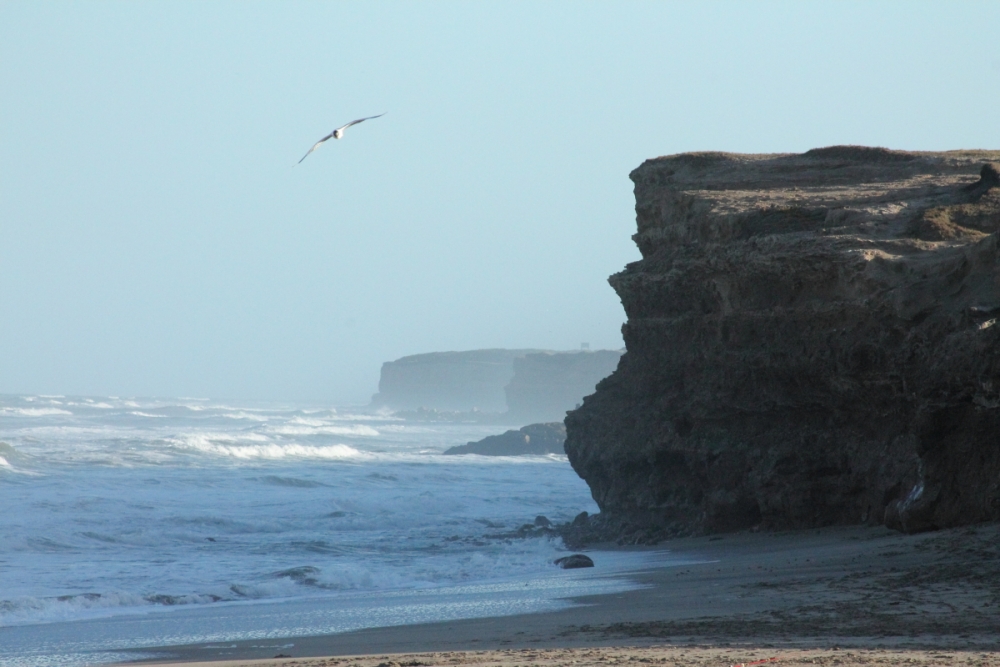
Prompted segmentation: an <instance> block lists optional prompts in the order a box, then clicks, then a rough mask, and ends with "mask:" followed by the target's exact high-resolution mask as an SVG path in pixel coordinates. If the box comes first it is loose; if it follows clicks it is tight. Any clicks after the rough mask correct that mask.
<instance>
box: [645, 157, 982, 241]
mask: <svg viewBox="0 0 1000 667" xmlns="http://www.w3.org/2000/svg"><path fill="white" fill-rule="evenodd" d="M630 176H631V178H632V180H633V181H634V182H635V194H636V212H637V214H638V223H639V229H638V234H637V236H636V242H637V243H638V245H639V248H640V250H641V251H642V252H643V254H644V256H645V255H647V254H648V253H649V252H650V251H651V250H652V249H653V246H655V245H656V243H657V242H658V241H668V242H672V243H676V242H680V243H685V242H691V241H726V240H729V239H733V238H736V239H741V238H748V237H750V236H759V235H767V234H775V233H803V232H813V233H820V234H824V235H845V234H847V235H855V236H856V235H862V236H866V237H869V238H871V239H890V238H905V239H919V240H923V241H934V242H937V241H949V240H952V239H956V238H961V239H963V240H974V237H977V236H979V235H980V234H981V233H986V232H987V231H992V230H986V229H980V227H982V226H983V225H982V224H979V223H980V222H981V220H980V219H981V218H984V217H987V218H992V217H994V216H995V215H996V214H997V213H998V212H1000V196H997V194H996V193H997V191H996V190H994V192H993V193H990V195H991V196H988V197H986V198H985V200H986V201H980V200H981V199H983V194H984V193H986V192H987V191H988V190H989V189H990V188H993V187H996V186H997V185H1000V151H987V150H962V151H947V152H937V153H934V152H907V151H894V150H889V149H885V148H868V147H861V146H834V147H830V148H818V149H814V150H811V151H808V152H806V153H803V154H800V155H797V154H770V155H766V154H765V155H745V154H737V153H683V154H680V155H672V156H667V157H659V158H655V159H652V160H647V161H646V162H644V163H643V164H642V165H641V166H640V167H638V168H637V169H636V170H634V171H633V172H632V173H631V175H630ZM970 204H971V205H974V208H975V205H978V209H977V210H953V211H949V212H946V213H945V214H935V213H934V212H933V211H931V216H930V217H931V218H935V215H936V218H937V219H936V220H932V221H931V222H930V223H928V224H923V223H924V222H925V221H924V220H915V218H917V217H918V216H919V214H920V213H922V212H926V211H928V210H929V209H934V208H936V207H949V206H962V205H966V206H968V205H970ZM979 209H981V210H979ZM748 217H752V218H754V219H748ZM963 221H964V222H968V223H969V224H964V222H963Z"/></svg>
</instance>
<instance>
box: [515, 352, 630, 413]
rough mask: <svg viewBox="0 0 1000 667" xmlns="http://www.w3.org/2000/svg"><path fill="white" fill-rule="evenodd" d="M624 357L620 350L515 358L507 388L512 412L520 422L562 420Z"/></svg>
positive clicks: (529, 355) (554, 353) (537, 354)
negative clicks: (512, 373)
mask: <svg viewBox="0 0 1000 667" xmlns="http://www.w3.org/2000/svg"><path fill="white" fill-rule="evenodd" d="M621 356H622V353H621V351H619V350H593V351H589V350H588V351H581V352H539V353H535V354H527V355H525V356H523V357H519V358H517V359H514V375H513V377H512V378H511V380H510V383H509V384H508V385H507V386H506V387H505V388H504V393H505V394H506V396H507V410H508V415H509V416H510V418H511V419H512V420H514V421H517V422H543V421H562V420H563V419H564V418H565V417H566V412H567V411H568V410H572V409H573V408H575V407H577V406H578V405H580V402H581V401H582V400H583V397H584V396H587V395H589V394H592V393H594V387H595V386H596V385H597V383H598V382H600V381H601V380H603V379H604V378H606V377H607V376H609V375H611V373H612V372H613V371H614V370H615V368H616V367H617V366H618V359H620V358H621Z"/></svg>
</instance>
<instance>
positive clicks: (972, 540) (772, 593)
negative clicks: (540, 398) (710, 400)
mask: <svg viewBox="0 0 1000 667" xmlns="http://www.w3.org/2000/svg"><path fill="white" fill-rule="evenodd" d="M602 548H606V545H602ZM657 548H659V549H663V550H667V551H669V556H670V557H671V558H677V557H682V558H685V559H689V560H700V561H703V562H701V563H699V564H688V565H683V566H675V567H652V568H650V569H649V570H645V571H641V572H635V573H631V574H628V575H624V576H627V577H629V578H631V579H634V580H636V581H638V582H639V583H640V584H642V587H641V588H637V589H635V590H631V591H625V592H621V593H613V594H607V595H597V596H589V597H584V598H577V599H575V600H574V601H575V602H576V603H577V606H574V607H571V608H568V609H562V610H559V611H553V612H544V613H538V614H524V615H520V616H506V617H493V618H477V619H467V620H459V621H447V622H439V623H427V624H421V625H405V626H395V627H383V628H369V629H365V630H359V631H354V632H347V633H342V634H336V635H325V636H310V637H287V638H279V639H267V640H246V641H235V642H217V643H214V644H211V645H204V644H201V645H187V646H167V647H151V648H148V649H139V650H134V649H133V650H130V651H129V652H128V653H129V655H130V657H132V656H135V655H136V654H137V653H138V654H142V653H146V654H148V655H149V656H150V657H149V659H148V660H141V661H138V662H136V661H134V660H133V662H130V663H122V664H129V665H153V664H156V665H173V664H177V665H179V664H186V665H188V666H189V667H190V666H191V665H192V664H198V663H210V664H212V665H215V666H216V667H223V665H227V666H228V665H243V664H247V665H250V664H261V665H263V664H268V665H272V664H273V665H286V664H292V663H295V664H296V665H300V666H313V665H316V666H319V665H341V664H342V665H352V666H353V667H379V665H383V667H397V666H406V665H414V666H415V665H431V664H434V665H443V664H462V665H466V664H469V665H471V664H477V665H479V664H482V665H493V664H495V665H497V667H504V666H506V665H516V664H524V663H525V662H531V663H532V664H545V663H546V661H548V662H551V664H553V665H556V664H575V665H577V666H578V667H586V665H587V664H589V663H590V662H593V664H608V663H609V662H612V661H618V662H622V661H639V662H662V661H664V660H666V661H670V660H674V659H677V660H680V659H681V658H680V655H681V653H683V654H684V656H685V657H684V658H683V660H684V661H685V662H684V664H723V663H726V664H735V663H736V662H746V661H750V660H751V659H753V660H757V659H762V658H767V657H773V656H768V655H764V654H765V653H768V652H770V653H772V654H777V653H781V654H782V655H783V656H784V657H783V658H782V663H783V664H795V661H796V660H799V661H803V660H809V661H812V662H810V663H803V664H824V661H825V660H827V658H829V660H830V661H831V662H830V664H834V663H833V662H832V661H839V663H837V664H853V663H851V662H848V661H845V658H846V656H847V653H851V654H852V655H854V656H855V657H856V658H857V661H856V664H868V663H878V662H879V661H882V662H885V660H889V663H886V664H891V663H892V660H895V659H896V658H899V660H903V658H901V657H900V656H908V657H907V658H906V659H912V660H915V661H916V664H922V663H923V662H926V664H942V663H941V660H942V659H943V658H941V657H938V658H934V656H935V655H938V656H941V655H943V654H942V653H941V652H942V651H951V652H953V653H954V652H962V655H964V656H966V657H969V656H972V657H974V659H975V660H976V661H978V662H976V664H990V665H992V664H1000V661H998V655H1000V633H998V629H1000V524H981V525H977V526H970V527H966V528H958V529H951V530H944V531H937V532H930V533H922V534H917V535H903V534H900V533H895V532H891V531H889V530H886V529H884V528H867V527H844V528H827V529H821V530H803V531H793V532H781V533H739V534H729V535H717V536H708V537H697V538H684V539H677V540H671V541H670V542H665V543H663V544H661V545H659V547H657ZM597 568H598V569H597V570H595V574H597V573H599V571H600V570H599V568H600V563H599V562H598V563H597ZM650 651H652V653H650ZM525 652H527V653H525ZM529 654H537V655H536V657H534V658H530V659H529ZM543 654H544V655H543ZM737 654H739V655H737ZM278 655H280V656H282V657H281V658H276V656H278ZM744 655H745V656H746V657H744V658H741V657H740V656H744ZM956 655H957V654H956ZM349 656H353V657H349ZM671 656H673V657H671ZM754 656H755V657H754ZM824 656H827V657H824ZM831 656H832V657H831ZM878 656H881V657H878ZM891 656H896V658H892V659H891V660H890V658H891ZM306 659H308V660H306ZM727 660H728V661H730V662H728V663H727V662H726V661H727ZM934 660H937V661H938V662H936V663H935V662H934ZM955 660H958V658H955ZM865 661H867V662H865ZM961 661H965V658H962V660H961ZM984 661H985V662H984ZM369 662H370V663H371V664H370V665H369V664H368V663H369ZM393 663H396V664H395V665H393ZM945 664H948V661H946V663H945Z"/></svg>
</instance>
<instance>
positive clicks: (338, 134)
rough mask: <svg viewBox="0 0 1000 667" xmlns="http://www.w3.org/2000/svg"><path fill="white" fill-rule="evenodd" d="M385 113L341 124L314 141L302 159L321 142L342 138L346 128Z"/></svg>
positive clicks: (300, 161)
mask: <svg viewBox="0 0 1000 667" xmlns="http://www.w3.org/2000/svg"><path fill="white" fill-rule="evenodd" d="M385 113H386V112H383V113H380V114H379V115H377V116H368V117H366V118H359V119H357V120H352V121H351V122H350V123H348V124H347V125H341V126H340V127H338V128H337V129H336V130H334V131H333V132H331V133H330V134H328V135H326V136H325V137H323V138H322V139H320V140H319V141H317V142H316V143H314V144H313V146H312V148H310V149H309V152H307V153H306V154H305V155H303V156H302V160H305V159H306V158H307V157H309V153H312V152H313V151H314V150H316V149H317V148H319V147H320V144H322V143H323V142H324V141H326V140H327V139H340V138H341V137H342V136H344V130H346V129H347V128H349V127H350V126H351V125H357V124H358V123H363V122H365V121H366V120H371V119H372V118H381V117H382V116H384V115H385ZM302 160H299V161H298V162H296V163H295V164H302Z"/></svg>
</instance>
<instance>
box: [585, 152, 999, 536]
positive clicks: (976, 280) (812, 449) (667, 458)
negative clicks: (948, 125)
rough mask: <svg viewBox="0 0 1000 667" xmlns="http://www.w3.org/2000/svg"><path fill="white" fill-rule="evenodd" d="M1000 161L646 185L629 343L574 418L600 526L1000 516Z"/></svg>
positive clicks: (687, 178) (689, 167) (890, 155)
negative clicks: (616, 363)
mask: <svg viewBox="0 0 1000 667" xmlns="http://www.w3.org/2000/svg"><path fill="white" fill-rule="evenodd" d="M998 164H1000V152H997V151H954V152H947V153H908V152H901V151H891V150H886V149H879V148H863V147H851V146H839V147H833V148H824V149H817V150H812V151H809V152H807V153H805V154H802V155H733V154H723V153H694V154H684V155H677V156H671V157H665V158H658V159H654V160H649V161H647V162H645V163H644V164H643V165H642V166H640V167H639V168H638V169H636V170H635V171H634V172H632V174H631V178H632V180H633V181H634V182H635V195H636V214H637V222H638V232H637V233H636V234H635V236H634V237H633V238H634V240H635V242H636V244H637V245H638V246H639V249H640V251H641V253H642V260H641V261H638V262H635V263H633V264H630V265H628V266H627V267H626V269H625V270H624V271H622V272H621V273H618V274H616V275H614V276H612V277H611V279H610V282H611V285H612V286H613V287H614V289H615V290H616V291H617V292H618V294H619V296H620V297H621V300H622V304H623V306H624V308H625V312H626V314H627V317H628V321H627V323H626V324H625V325H624V327H623V334H624V338H625V343H626V349H627V352H626V354H625V355H624V357H622V360H621V363H620V364H619V366H618V370H617V371H616V372H615V373H614V374H613V375H611V376H610V377H608V378H607V379H605V380H603V381H602V382H601V383H600V384H599V385H598V386H597V391H596V393H595V394H594V395H592V396H590V397H588V398H587V399H585V401H584V403H583V406H582V407H580V408H579V409H577V410H575V411H573V412H570V413H569V415H568V416H567V418H566V426H567V431H568V438H567V441H566V452H567V455H568V456H569V459H570V462H571V463H572V465H573V467H574V468H575V469H576V471H577V472H578V473H579V474H580V475H581V476H582V477H583V478H584V479H585V480H586V481H587V483H588V484H589V485H590V488H591V491H592V493H593V496H594V499H595V500H596V501H597V503H598V505H599V507H600V508H601V515H599V517H600V521H599V523H600V524H601V525H602V526H603V529H604V533H605V534H607V533H609V532H612V533H613V532H616V531H617V533H618V534H619V535H621V534H624V533H629V534H632V535H648V536H650V537H649V539H650V540H653V539H659V538H661V537H663V536H665V535H669V534H682V533H701V532H716V531H731V530H740V529H748V528H765V529H767V528H775V529H777V528H801V527H813V526H822V525H830V524H850V523H859V522H867V523H874V524H878V523H884V524H886V525H889V526H891V527H895V528H899V529H902V530H906V531H918V530H926V529H932V528H936V527H944V526H954V525H960V524H967V523H973V522H979V521H985V520H997V519H1000V326H997V324H996V323H997V316H998V315H1000V253H998V236H1000V234H998V229H1000V169H998ZM587 523H588V522H587V521H584V522H583V523H582V524H581V526H580V527H578V528H577V530H578V532H579V531H580V530H583V529H584V528H585V527H586V525H585V524H587ZM590 523H591V524H595V522H594V521H593V520H591V521H590ZM595 525H596V524H595Z"/></svg>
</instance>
